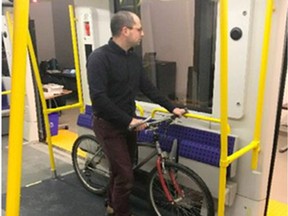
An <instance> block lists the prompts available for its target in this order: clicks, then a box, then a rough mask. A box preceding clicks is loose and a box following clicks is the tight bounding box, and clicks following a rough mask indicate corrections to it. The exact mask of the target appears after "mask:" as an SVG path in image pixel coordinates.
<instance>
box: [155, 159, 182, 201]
mask: <svg viewBox="0 0 288 216" xmlns="http://www.w3.org/2000/svg"><path fill="white" fill-rule="evenodd" d="M164 160H165V159H164ZM156 166H157V172H158V175H159V179H160V183H161V186H162V189H163V191H164V193H165V196H166V198H167V200H168V201H169V202H170V203H172V204H173V205H174V204H175V200H174V198H173V197H172V195H171V193H170V191H169V190H168V186H167V183H166V181H165V179H164V176H163V172H165V169H166V168H165V162H164V161H163V160H162V157H161V156H158V158H157V162H156ZM168 172H169V177H170V180H171V182H172V185H173V187H174V190H175V191H176V193H177V195H178V196H179V198H178V199H177V200H176V201H178V200H181V199H182V198H183V197H184V191H183V190H182V189H181V187H180V185H179V184H178V182H177V180H176V173H175V172H174V170H168Z"/></svg>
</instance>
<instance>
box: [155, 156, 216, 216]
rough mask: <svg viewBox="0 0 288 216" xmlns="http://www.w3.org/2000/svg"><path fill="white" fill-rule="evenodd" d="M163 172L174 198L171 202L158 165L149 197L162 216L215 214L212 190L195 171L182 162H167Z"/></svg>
mask: <svg viewBox="0 0 288 216" xmlns="http://www.w3.org/2000/svg"><path fill="white" fill-rule="evenodd" d="M162 174H163V178H164V182H165V184H166V185H167V189H168V191H169V193H170V195H171V198H172V200H171V201H168V198H167V195H166V193H167V192H166V193H165V192H164V190H163V187H162V184H161V182H160V178H159V175H158V172H157V168H154V169H153V170H152V171H151V176H150V181H149V199H150V203H151V205H152V207H153V209H154V211H155V213H156V214H157V215H158V216H161V215H162V216H175V215H179V216H184V215H187V216H192V215H193V216H213V215H214V202H213V198H212V196H211V193H210V191H209V189H208V187H207V186H206V184H205V183H204V181H203V180H202V179H201V178H200V176H198V175H197V174H196V173H195V172H194V171H192V170H191V169H189V168H188V167H185V166H184V165H182V164H177V163H174V162H169V161H166V162H165V168H164V169H162Z"/></svg>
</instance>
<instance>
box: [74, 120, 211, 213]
mask: <svg viewBox="0 0 288 216" xmlns="http://www.w3.org/2000/svg"><path fill="white" fill-rule="evenodd" d="M175 119H176V116H175V115H172V116H168V117H167V116H166V117H163V118H161V119H158V120H154V121H152V120H150V118H146V119H145V120H144V121H143V122H145V123H146V124H147V129H146V130H147V131H151V132H152V134H153V141H152V142H139V143H137V144H138V148H139V147H143V146H144V147H147V148H154V151H153V152H152V153H151V154H150V155H148V156H147V157H145V158H144V159H143V160H142V161H140V162H138V161H137V164H136V165H135V167H134V171H137V170H139V169H140V168H141V167H142V166H143V165H144V164H146V163H147V162H148V161H150V160H151V159H152V158H153V157H154V156H156V157H157V159H156V165H155V167H154V168H153V169H152V170H151V171H150V173H149V181H148V182H149V184H148V192H149V194H148V195H149V201H150V204H151V206H152V207H153V209H154V211H155V213H156V214H157V215H159V216H161V215H163V216H170V215H171V216H172V215H181V216H183V215H187V216H188V215H191V216H192V215H196V216H198V215H199V216H200V215H203V216H212V215H214V202H213V198H212V195H211V193H210V191H209V189H208V187H207V186H206V184H205V182H204V181H203V180H202V179H201V177H200V176H199V175H197V174H196V173H195V172H194V171H193V170H191V169H190V168H188V167H186V166H184V165H183V164H180V163H178V153H177V148H178V143H177V141H173V145H172V148H171V151H170V153H169V154H168V153H167V152H165V151H163V150H162V148H161V146H160V142H159V137H160V134H159V128H162V129H163V128H164V131H165V127H166V128H167V127H169V125H170V124H172V123H173V122H174V120H175ZM130 129H131V128H130ZM72 163H73V167H74V170H75V173H76V175H77V176H78V178H79V179H80V182H81V183H82V184H83V186H84V187H85V188H86V189H87V190H88V191H90V192H92V193H95V194H98V195H99V194H100V195H102V194H104V193H105V191H106V187H107V185H108V181H109V168H108V167H109V164H108V161H107V159H106V157H105V155H104V152H103V151H102V147H101V145H100V144H99V143H98V142H97V139H96V137H95V136H93V135H82V136H80V137H79V138H78V139H77V140H76V141H75V142H74V144H73V150H72Z"/></svg>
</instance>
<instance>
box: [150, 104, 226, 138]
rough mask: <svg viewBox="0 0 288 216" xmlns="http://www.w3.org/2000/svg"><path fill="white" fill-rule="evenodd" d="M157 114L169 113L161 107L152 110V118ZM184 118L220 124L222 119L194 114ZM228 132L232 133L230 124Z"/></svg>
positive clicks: (188, 114) (186, 115)
mask: <svg viewBox="0 0 288 216" xmlns="http://www.w3.org/2000/svg"><path fill="white" fill-rule="evenodd" d="M157 112H162V113H169V111H168V110H166V109H164V108H161V107H159V108H155V109H153V110H152V112H151V117H152V118H154V116H155V114H156V113H157ZM184 117H186V118H194V119H199V120H202V121H208V122H214V123H220V119H217V118H213V117H208V116H203V115H197V114H193V113H186V114H184ZM227 131H228V133H230V126H229V124H227Z"/></svg>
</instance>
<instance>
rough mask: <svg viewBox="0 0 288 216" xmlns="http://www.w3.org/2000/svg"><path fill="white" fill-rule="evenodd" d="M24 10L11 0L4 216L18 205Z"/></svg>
mask: <svg viewBox="0 0 288 216" xmlns="http://www.w3.org/2000/svg"><path fill="white" fill-rule="evenodd" d="M28 14H29V1H27V0H15V1H14V26H13V28H14V36H13V53H12V88H11V91H12V92H11V107H10V126H9V134H10V136H9V140H8V143H9V152H8V175H7V197H6V216H18V215H19V209H20V188H21V174H22V173H21V168H22V144H23V129H24V102H25V81H26V61H27V49H26V48H27V35H28V34H27V33H28Z"/></svg>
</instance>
